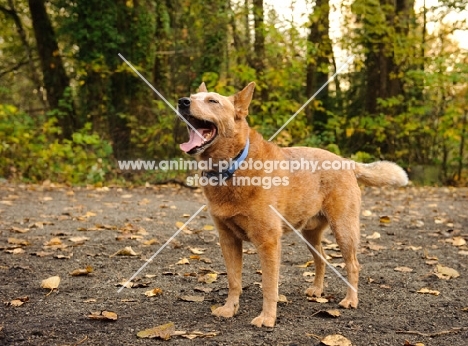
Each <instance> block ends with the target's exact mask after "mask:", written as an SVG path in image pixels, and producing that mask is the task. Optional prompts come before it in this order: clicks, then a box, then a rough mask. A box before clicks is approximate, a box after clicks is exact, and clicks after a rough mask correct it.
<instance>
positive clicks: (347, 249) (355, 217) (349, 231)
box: [326, 187, 360, 309]
mask: <svg viewBox="0 0 468 346" xmlns="http://www.w3.org/2000/svg"><path fill="white" fill-rule="evenodd" d="M356 188H357V189H359V188H358V187H356ZM339 201H340V200H339V199H335V204H334V207H333V208H327V210H326V215H327V219H328V222H329V224H330V228H331V230H332V231H333V234H334V235H335V238H336V242H337V243H338V246H339V247H340V250H341V254H342V255H343V259H344V261H345V264H346V272H347V274H348V276H347V279H348V283H349V285H348V289H347V292H346V297H345V298H344V299H343V300H342V301H341V302H340V303H339V304H340V305H341V306H342V307H344V308H346V309H348V308H350V307H351V308H357V305H358V293H357V289H358V282H359V269H360V266H359V262H358V260H357V256H356V254H357V250H358V245H359V232H360V230H359V209H360V195H359V194H358V193H357V192H355V193H354V194H353V193H352V194H350V195H348V198H347V199H346V198H342V199H341V202H339Z"/></svg>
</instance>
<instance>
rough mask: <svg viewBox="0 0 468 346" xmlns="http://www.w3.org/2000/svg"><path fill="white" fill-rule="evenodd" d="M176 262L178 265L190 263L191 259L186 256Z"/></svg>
mask: <svg viewBox="0 0 468 346" xmlns="http://www.w3.org/2000/svg"><path fill="white" fill-rule="evenodd" d="M176 264H178V265H182V264H190V262H189V260H188V259H187V258H186V257H184V258H182V259H180V261H179V262H177V263H176Z"/></svg>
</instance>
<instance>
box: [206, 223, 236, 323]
mask: <svg viewBox="0 0 468 346" xmlns="http://www.w3.org/2000/svg"><path fill="white" fill-rule="evenodd" d="M216 224H217V228H218V232H219V243H220V245H221V251H222V252H223V257H224V261H225V264H226V271H227V277H228V284H229V292H228V297H227V299H226V303H225V304H224V305H223V306H221V307H219V308H217V309H215V310H214V311H213V315H215V316H219V317H232V316H234V315H235V314H236V313H237V311H238V310H239V296H240V294H241V292H242V240H241V239H239V238H238V237H237V236H236V235H235V234H234V233H232V232H231V231H230V230H229V229H228V228H227V227H226V226H224V225H222V224H221V223H219V222H217V223H216Z"/></svg>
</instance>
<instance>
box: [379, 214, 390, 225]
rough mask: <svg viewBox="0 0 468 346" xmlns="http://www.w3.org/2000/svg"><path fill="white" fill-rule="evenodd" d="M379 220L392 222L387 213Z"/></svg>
mask: <svg viewBox="0 0 468 346" xmlns="http://www.w3.org/2000/svg"><path fill="white" fill-rule="evenodd" d="M379 221H380V223H390V222H391V220H390V217H389V216H387V215H384V216H381V217H380V219H379Z"/></svg>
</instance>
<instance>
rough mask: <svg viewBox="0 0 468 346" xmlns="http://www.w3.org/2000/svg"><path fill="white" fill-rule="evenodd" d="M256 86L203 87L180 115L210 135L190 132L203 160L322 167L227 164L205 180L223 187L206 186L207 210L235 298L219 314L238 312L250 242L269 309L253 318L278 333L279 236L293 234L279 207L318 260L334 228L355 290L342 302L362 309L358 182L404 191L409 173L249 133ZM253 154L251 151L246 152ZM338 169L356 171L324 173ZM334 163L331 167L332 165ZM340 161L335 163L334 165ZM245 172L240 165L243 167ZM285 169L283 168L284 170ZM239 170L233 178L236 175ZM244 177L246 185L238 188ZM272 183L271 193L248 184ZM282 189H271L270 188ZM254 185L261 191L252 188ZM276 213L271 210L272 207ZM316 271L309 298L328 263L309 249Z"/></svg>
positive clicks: (189, 148) (192, 148)
mask: <svg viewBox="0 0 468 346" xmlns="http://www.w3.org/2000/svg"><path fill="white" fill-rule="evenodd" d="M254 88H255V84H254V83H250V84H249V85H248V86H247V87H245V88H244V89H243V90H242V91H240V92H238V93H237V94H235V95H233V96H229V97H226V96H221V95H219V94H217V93H212V92H208V91H207V90H206V87H205V85H204V83H203V84H202V85H201V86H200V88H199V92H198V93H197V94H194V95H191V96H190V97H184V98H181V99H180V100H179V112H180V113H181V115H182V116H184V118H186V119H187V120H188V121H189V122H190V124H191V125H192V126H193V127H194V128H196V129H197V131H198V132H199V133H200V134H201V135H202V136H203V137H204V138H203V139H202V138H201V137H200V136H199V135H198V134H197V133H196V132H194V131H193V129H191V128H189V135H190V140H189V141H188V142H187V143H183V144H181V149H182V150H183V151H185V152H187V153H188V154H190V155H194V156H195V157H196V158H197V160H199V161H208V160H210V159H211V160H212V162H214V163H215V164H217V163H219V165H220V166H221V165H223V162H224V161H225V160H230V159H231V160H232V159H235V160H236V162H237V163H238V164H240V162H245V163H247V162H248V161H251V162H256V161H257V162H260V163H263V164H266V163H267V161H268V162H270V161H273V162H275V161H276V162H283V163H284V162H286V163H288V162H289V163H291V162H293V161H300V160H301V159H302V160H307V161H312V162H316V163H317V165H318V166H317V167H319V168H318V169H316V170H315V171H312V170H310V169H308V170H304V169H299V170H295V171H293V172H291V170H288V169H284V168H283V169H280V168H278V167H277V169H275V170H273V171H271V172H269V173H267V171H266V170H265V169H263V170H262V169H254V168H252V167H251V168H247V169H241V168H239V169H237V170H235V168H236V167H234V166H232V164H231V166H230V168H231V170H230V171H228V170H227V169H225V167H226V166H224V169H223V172H222V174H221V175H219V174H218V172H217V170H216V169H214V172H212V171H207V172H204V176H205V178H206V179H208V178H209V179H211V181H216V180H217V181H218V182H219V184H218V186H210V185H207V186H205V187H204V193H205V195H206V197H207V199H208V205H209V211H210V214H211V217H212V218H213V221H214V222H215V225H216V227H217V229H218V231H219V239H220V244H221V249H222V252H223V256H224V259H225V263H226V268H227V276H228V282H229V293H228V297H227V300H226V303H225V305H224V306H222V307H219V308H217V309H216V310H214V311H213V314H214V315H216V316H222V317H232V316H234V315H235V314H236V313H237V311H238V309H239V296H240V294H241V290H242V284H241V280H242V242H243V241H250V242H252V243H253V244H254V245H255V247H256V249H257V252H258V255H259V256H260V263H261V267H262V286H263V310H262V312H261V313H260V315H259V316H257V317H256V318H254V319H253V320H252V324H254V325H256V326H258V327H261V326H267V327H273V326H274V324H275V320H276V306H277V300H278V278H279V268H280V257H281V240H280V238H281V235H282V234H283V232H287V231H290V230H291V229H290V227H289V226H287V225H286V224H285V222H283V221H282V219H281V217H280V216H278V215H277V214H276V213H275V211H274V210H273V208H274V209H275V210H276V211H278V212H279V213H280V214H281V215H282V216H283V217H284V219H285V220H287V221H288V222H289V223H290V224H291V225H292V226H293V227H294V228H295V229H299V230H301V231H302V234H303V236H304V238H305V239H307V241H308V242H309V243H310V244H311V245H312V246H313V247H314V248H315V250H316V252H318V254H322V255H323V254H324V251H323V249H322V245H321V238H322V234H323V232H324V231H325V229H326V228H327V226H329V227H330V228H331V230H332V232H333V234H334V236H335V237H336V241H337V243H338V245H339V247H340V250H341V252H342V255H343V258H344V261H345V263H346V271H347V274H348V280H349V283H350V286H352V287H353V288H351V287H348V290H347V294H346V297H345V298H344V299H343V300H342V301H341V302H340V305H341V306H342V307H344V308H349V307H352V308H356V307H357V305H358V296H357V287H358V280H359V263H358V261H357V258H356V252H357V247H358V243H359V214H360V203H361V191H360V188H359V186H358V182H362V183H364V184H366V185H371V186H383V185H393V186H403V185H406V184H407V182H408V178H407V175H406V173H405V172H404V171H403V169H401V168H400V167H399V166H397V165H396V164H394V163H391V162H386V161H381V162H375V163H372V164H360V163H355V162H354V161H350V160H347V159H343V158H341V157H339V156H337V155H335V154H332V153H330V152H328V151H326V150H322V149H315V148H306V147H293V148H279V147H278V146H276V145H275V144H273V143H271V142H267V141H265V140H264V139H263V138H262V136H261V135H260V134H259V133H257V132H256V131H255V130H253V129H251V128H249V125H248V124H247V121H246V117H247V114H248V107H249V104H250V101H251V100H252V95H253V91H254ZM246 149H247V150H246ZM330 162H332V163H335V167H337V166H340V165H341V164H342V165H343V167H344V166H346V165H344V163H347V164H349V163H352V164H353V165H354V168H353V169H349V168H348V169H338V170H333V169H320V167H321V168H325V167H326V166H329V165H328V164H329V163H330ZM327 163H328V164H327ZM336 163H337V164H336ZM241 167H242V165H241ZM283 167H284V166H283ZM232 168H234V170H235V172H233V169H232ZM240 179H243V182H244V184H242V185H239V184H238V182H239V180H240ZM249 181H250V182H257V183H258V182H259V181H262V182H265V181H266V182H268V181H269V182H270V183H271V184H270V185H271V186H270V188H264V185H263V186H259V185H258V184H250V185H249V184H246V183H245V182H249ZM273 181H275V182H276V183H275V184H273V183H272V182H273ZM254 185H255V186H254ZM270 206H271V207H273V208H271V207H270ZM311 252H312V254H313V257H314V263H315V266H316V275H315V281H314V284H313V285H312V286H311V287H309V288H308V289H307V290H306V292H305V293H306V294H307V295H309V296H320V295H321V294H322V293H323V279H324V274H325V262H324V260H323V259H322V257H321V256H320V255H318V254H317V253H316V252H314V251H311Z"/></svg>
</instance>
